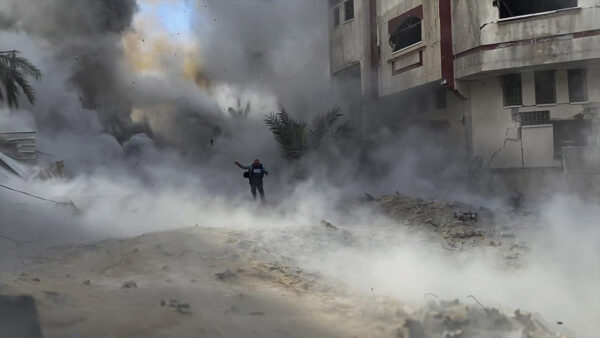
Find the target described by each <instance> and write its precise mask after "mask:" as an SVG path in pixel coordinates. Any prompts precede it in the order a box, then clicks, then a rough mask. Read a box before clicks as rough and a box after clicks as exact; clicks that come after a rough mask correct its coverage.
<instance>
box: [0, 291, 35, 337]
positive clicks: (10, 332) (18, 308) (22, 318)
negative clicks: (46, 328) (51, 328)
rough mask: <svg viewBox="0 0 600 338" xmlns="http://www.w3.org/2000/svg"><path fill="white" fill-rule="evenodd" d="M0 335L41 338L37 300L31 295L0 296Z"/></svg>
mask: <svg viewBox="0 0 600 338" xmlns="http://www.w3.org/2000/svg"><path fill="white" fill-rule="evenodd" d="M0 328H2V330H1V333H0V335H1V336H2V337H22V338H41V337H42V330H41V328H40V320H39V317H38V313H37V309H36V306H35V300H34V299H33V297H31V296H0Z"/></svg>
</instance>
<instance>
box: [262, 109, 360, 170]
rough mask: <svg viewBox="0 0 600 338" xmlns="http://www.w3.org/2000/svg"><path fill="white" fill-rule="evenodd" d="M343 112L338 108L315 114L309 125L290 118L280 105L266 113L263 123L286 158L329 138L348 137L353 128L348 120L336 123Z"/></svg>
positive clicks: (319, 144)
mask: <svg viewBox="0 0 600 338" xmlns="http://www.w3.org/2000/svg"><path fill="white" fill-rule="evenodd" d="M342 116H343V114H342V113H340V110H339V108H334V109H332V110H330V111H327V112H325V113H322V114H320V115H318V116H317V117H316V118H315V119H313V121H312V123H311V124H310V126H309V125H308V124H307V123H306V122H304V121H302V120H300V119H295V118H293V117H292V116H291V115H290V114H289V113H288V112H287V111H286V110H285V108H284V107H283V106H280V107H279V112H277V113H271V114H267V115H266V117H265V123H266V124H267V126H268V127H269V129H270V130H271V132H272V133H273V136H274V137H275V141H277V143H279V146H280V148H281V150H282V153H283V156H284V157H285V158H287V159H288V160H299V159H300V158H302V156H304V154H305V153H306V152H308V151H312V150H316V149H318V148H319V147H320V146H321V144H323V143H324V142H327V141H328V140H331V139H336V138H341V137H348V136H350V135H351V134H352V133H353V132H354V127H353V126H352V124H351V123H350V122H344V123H339V120H340V118H341V117H342Z"/></svg>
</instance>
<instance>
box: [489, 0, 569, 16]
mask: <svg viewBox="0 0 600 338" xmlns="http://www.w3.org/2000/svg"><path fill="white" fill-rule="evenodd" d="M494 6H496V7H498V10H499V11H500V18H501V19H503V18H510V17H513V16H520V15H528V14H535V13H543V12H549V11H555V10H559V9H565V8H573V7H577V0H494Z"/></svg>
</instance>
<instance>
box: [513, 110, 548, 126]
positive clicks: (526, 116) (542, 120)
mask: <svg viewBox="0 0 600 338" xmlns="http://www.w3.org/2000/svg"><path fill="white" fill-rule="evenodd" d="M519 116H521V125H522V126H536V125H540V124H550V112H549V111H530V112H522V113H519Z"/></svg>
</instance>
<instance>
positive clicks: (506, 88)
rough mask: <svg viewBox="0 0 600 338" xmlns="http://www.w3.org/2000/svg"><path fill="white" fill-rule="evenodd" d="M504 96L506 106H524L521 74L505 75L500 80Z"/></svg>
mask: <svg viewBox="0 0 600 338" xmlns="http://www.w3.org/2000/svg"><path fill="white" fill-rule="evenodd" d="M500 82H502V92H503V94H504V106H505V107H509V106H520V105H522V104H523V94H522V92H521V74H510V75H504V76H502V77H501V78H500Z"/></svg>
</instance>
